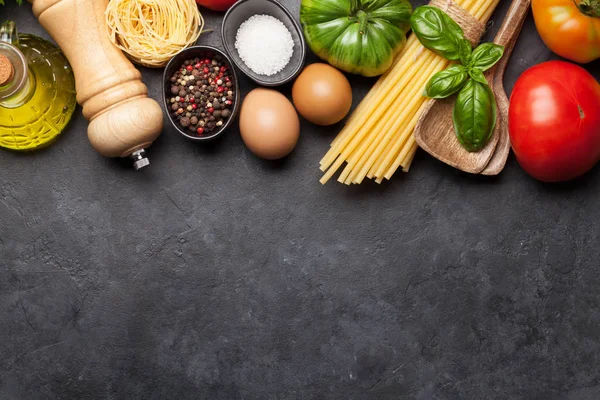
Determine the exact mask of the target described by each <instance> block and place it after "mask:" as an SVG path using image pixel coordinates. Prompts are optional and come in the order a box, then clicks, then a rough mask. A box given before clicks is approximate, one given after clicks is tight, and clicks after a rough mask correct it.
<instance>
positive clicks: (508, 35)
mask: <svg viewBox="0 0 600 400" xmlns="http://www.w3.org/2000/svg"><path fill="white" fill-rule="evenodd" d="M530 5H531V0H513V2H512V4H511V5H510V8H509V9H508V12H507V13H506V17H505V18H504V22H503V23H502V26H501V27H500V29H499V30H498V34H496V39H494V43H496V44H499V45H500V46H504V47H506V50H508V52H509V53H508V57H510V53H511V52H512V50H513V48H514V42H515V40H514V39H516V37H517V36H519V33H520V32H521V28H522V27H523V23H524V22H525V18H526V17H527V12H528V11H529V6H530ZM511 44H512V46H511ZM509 47H510V48H509ZM506 50H505V53H504V54H505V55H506Z"/></svg>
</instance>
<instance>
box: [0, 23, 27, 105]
mask: <svg viewBox="0 0 600 400" xmlns="http://www.w3.org/2000/svg"><path fill="white" fill-rule="evenodd" d="M17 46H18V34H17V31H16V28H15V25H14V23H12V22H11V21H7V22H5V23H3V24H2V25H0V68H2V71H0V106H2V107H5V108H16V107H20V106H22V105H23V104H25V103H26V102H27V101H28V100H29V99H30V98H31V96H33V92H34V91H35V80H34V79H33V77H32V75H31V72H30V71H29V68H28V65H27V59H26V58H25V56H24V55H23V53H22V52H21V50H19V48H18V47H17Z"/></svg>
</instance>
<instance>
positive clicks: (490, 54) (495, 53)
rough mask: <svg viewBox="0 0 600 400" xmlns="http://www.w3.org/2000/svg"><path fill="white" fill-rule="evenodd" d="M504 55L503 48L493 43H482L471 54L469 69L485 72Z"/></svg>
mask: <svg viewBox="0 0 600 400" xmlns="http://www.w3.org/2000/svg"><path fill="white" fill-rule="evenodd" d="M503 55H504V46H499V45H497V44H494V43H482V44H480V45H479V46H477V48H476V49H475V50H473V53H472V54H471V59H470V60H469V63H468V65H469V67H471V68H478V69H480V70H481V71H487V70H488V69H490V68H492V67H493V66H494V65H495V64H496V63H497V62H498V61H500V59H501V58H502V56H503Z"/></svg>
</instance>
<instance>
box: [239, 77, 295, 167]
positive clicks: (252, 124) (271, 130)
mask: <svg viewBox="0 0 600 400" xmlns="http://www.w3.org/2000/svg"><path fill="white" fill-rule="evenodd" d="M240 132H241V134H242V140H243V141H244V143H245V144H246V146H247V147H248V149H250V151H251V152H253V153H254V154H256V155H257V156H259V157H261V158H264V159H266V160H276V159H279V158H283V157H285V156H287V155H288V154H290V153H291V152H292V150H294V147H296V143H297V142H298V137H299V136H300V120H299V118H298V114H297V113H296V110H295V109H294V106H293V105H292V103H290V101H289V100H288V99H287V98H286V97H285V96H284V95H282V94H281V93H279V92H277V91H275V90H270V89H263V88H259V89H254V90H253V91H251V92H250V93H248V95H247V96H246V98H245V99H244V102H243V103H242V110H241V111H240Z"/></svg>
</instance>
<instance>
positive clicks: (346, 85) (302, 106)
mask: <svg viewBox="0 0 600 400" xmlns="http://www.w3.org/2000/svg"><path fill="white" fill-rule="evenodd" d="M292 97H293V99H294V105H295V106H296V109H297V110H298V112H299V113H300V115H302V116H303V117H304V118H306V119H307V120H308V121H310V122H312V123H313V124H316V125H333V124H335V123H337V122H340V121H341V120H342V119H344V117H345V116H346V115H347V114H348V112H349V111H350V108H351V107H352V88H351V87H350V82H348V79H346V77H345V76H344V74H342V73H341V72H340V71H338V70H337V69H335V68H333V67H332V66H331V65H329V64H323V63H317V64H311V65H309V66H308V67H306V68H304V71H302V73H301V74H300V76H298V79H296V82H295V83H294V87H293V89H292Z"/></svg>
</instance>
